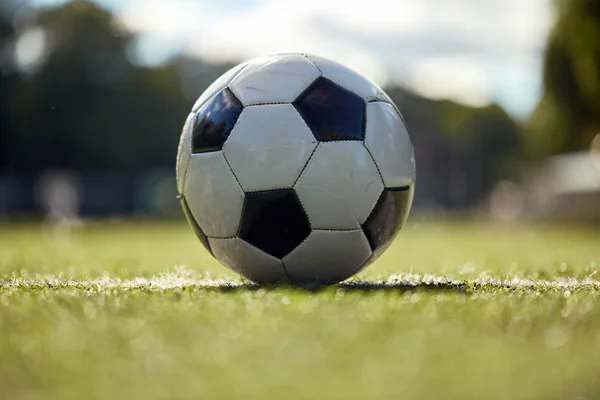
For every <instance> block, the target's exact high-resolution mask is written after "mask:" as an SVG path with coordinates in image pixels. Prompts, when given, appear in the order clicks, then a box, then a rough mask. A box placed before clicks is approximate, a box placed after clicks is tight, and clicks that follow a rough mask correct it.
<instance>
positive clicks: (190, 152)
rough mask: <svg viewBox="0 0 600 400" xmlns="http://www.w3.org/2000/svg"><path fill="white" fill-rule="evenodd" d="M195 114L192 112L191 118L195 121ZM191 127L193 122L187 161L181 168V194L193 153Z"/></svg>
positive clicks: (183, 190)
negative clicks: (182, 168) (192, 116)
mask: <svg viewBox="0 0 600 400" xmlns="http://www.w3.org/2000/svg"><path fill="white" fill-rule="evenodd" d="M197 116H198V114H197V113H194V118H193V119H194V122H195V120H196V117H197ZM193 127H194V124H193V123H191V124H190V128H189V129H191V130H192V132H190V136H189V138H188V139H189V141H190V148H189V152H188V159H187V162H186V163H185V168H184V170H183V178H182V179H183V182H181V193H179V194H180V195H182V196H183V192H185V183H186V182H187V175H188V169H189V167H190V161H191V160H192V156H193V155H194V153H192V143H191V141H192V134H193V133H194V132H193ZM177 191H179V190H177Z"/></svg>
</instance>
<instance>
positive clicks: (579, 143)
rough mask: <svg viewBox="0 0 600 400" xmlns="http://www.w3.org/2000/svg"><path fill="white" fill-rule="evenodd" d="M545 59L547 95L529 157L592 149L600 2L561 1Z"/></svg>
mask: <svg viewBox="0 0 600 400" xmlns="http://www.w3.org/2000/svg"><path fill="white" fill-rule="evenodd" d="M556 7H557V11H558V18H557V21H556V24H555V26H554V28H553V30H552V32H551V34H550V38H549V40H548V43H547V46H546V52H545V56H544V94H543V97H542V100H541V101H540V103H539V105H538V107H537V109H536V110H535V111H534V113H533V115H532V117H531V120H530V121H529V126H528V128H529V129H528V136H527V137H528V148H529V151H530V153H531V155H534V156H544V155H547V154H555V153H562V152H568V151H577V150H583V149H589V147H590V144H591V142H592V140H593V138H594V136H595V135H596V134H597V133H598V132H600V0H559V1H557V2H556Z"/></svg>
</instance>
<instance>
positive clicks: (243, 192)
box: [221, 118, 246, 236]
mask: <svg viewBox="0 0 600 400" xmlns="http://www.w3.org/2000/svg"><path fill="white" fill-rule="evenodd" d="M238 121H239V118H238ZM236 125H237V121H236ZM234 128H235V126H234ZM231 131H233V129H232V130H231ZM221 155H222V156H223V159H224V160H225V163H226V164H227V167H228V168H229V171H231V174H232V175H233V177H234V178H235V181H236V182H237V184H238V186H239V187H240V190H241V191H242V194H243V198H242V209H241V211H240V216H239V218H238V225H237V229H236V236H237V235H239V233H240V229H241V226H242V218H244V207H245V206H246V192H245V191H244V188H243V187H242V184H241V183H240V180H239V179H238V177H237V175H236V174H235V172H233V168H231V164H229V160H227V157H225V153H224V152H223V151H222V150H221Z"/></svg>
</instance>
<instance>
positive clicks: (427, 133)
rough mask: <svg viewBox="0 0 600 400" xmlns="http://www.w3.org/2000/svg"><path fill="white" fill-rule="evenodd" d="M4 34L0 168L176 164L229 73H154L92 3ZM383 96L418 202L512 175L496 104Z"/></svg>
mask: <svg viewBox="0 0 600 400" xmlns="http://www.w3.org/2000/svg"><path fill="white" fill-rule="evenodd" d="M0 8H2V7H0ZM5 11H6V9H5ZM2 15H3V16H2ZM0 27H1V29H0V32H1V34H2V42H1V43H2V50H1V53H2V54H4V55H5V57H4V62H3V63H2V65H3V67H2V84H1V89H0V90H1V99H0V101H1V102H0V113H1V114H0V115H1V117H2V141H3V143H2V146H1V149H0V172H2V171H8V172H12V173H17V174H22V173H27V172H30V173H37V172H39V171H42V170H44V169H47V168H57V167H58V168H69V169H75V170H78V171H80V172H85V171H108V170H110V171H118V173H119V174H126V173H132V174H136V173H138V172H143V171H145V170H148V169H150V168H173V166H174V161H175V160H174V158H175V154H176V147H177V142H178V139H179V133H180V130H181V126H182V124H183V122H184V119H185V117H186V114H187V112H188V111H189V110H190V108H191V105H192V104H193V102H194V100H195V98H196V97H197V96H199V95H200V93H201V92H202V91H203V90H204V89H205V88H206V87H208V86H209V84H210V83H211V82H212V81H213V80H214V79H216V78H217V77H218V76H219V75H220V74H221V73H223V72H224V71H225V70H227V69H229V68H230V67H231V65H212V64H209V63H206V62H204V61H202V60H199V59H191V58H187V57H185V56H179V57H178V58H175V59H173V60H172V61H170V62H169V63H168V64H166V65H163V66H160V67H153V68H149V67H141V66H138V65H136V62H135V61H136V60H135V58H134V57H132V51H131V49H132V46H133V45H134V44H135V40H136V37H135V35H132V34H131V33H129V32H128V31H127V30H126V29H125V28H124V27H123V26H121V25H120V24H119V23H118V22H117V19H116V18H114V17H113V16H112V15H111V14H110V13H109V12H107V11H106V10H104V9H102V8H100V7H99V6H97V5H95V4H94V3H92V2H89V1H83V0H77V1H74V2H71V3H67V4H65V5H62V6H60V7H57V8H52V9H47V10H43V11H42V12H41V13H39V14H37V13H36V12H34V11H31V10H30V11H29V12H27V10H26V11H25V12H24V11H23V9H16V12H15V10H13V12H5V13H4V14H0ZM32 31H37V32H38V33H39V32H43V38H44V40H45V42H46V43H45V49H44V54H43V57H41V60H42V61H40V62H39V65H37V64H35V63H34V65H29V66H27V65H26V66H25V67H24V66H22V65H21V66H19V64H18V62H17V61H18V60H16V58H15V57H13V55H14V54H16V51H15V50H16V49H17V47H18V46H19V41H22V40H24V37H26V35H27V34H28V33H31V32H32ZM387 91H388V93H389V94H390V96H391V97H392V99H393V100H394V101H395V102H396V103H397V105H398V106H399V108H400V110H402V113H403V114H404V117H405V119H406V121H407V124H408V125H409V132H410V134H411V137H412V140H413V144H414V146H415V150H416V158H417V163H418V174H419V182H420V183H419V190H418V191H417V194H416V196H417V197H416V200H417V201H419V199H420V198H423V197H427V199H428V200H431V201H433V202H434V203H436V204H440V205H444V206H470V205H473V204H476V203H477V202H478V201H479V200H481V198H482V196H484V195H485V194H486V193H487V191H488V190H489V189H490V188H491V186H492V185H493V184H494V182H496V181H497V180H499V179H502V178H506V177H510V176H514V175H515V170H516V165H517V162H518V160H519V158H520V154H521V142H520V141H521V135H520V131H519V126H518V125H517V124H516V123H515V122H514V121H513V120H512V119H511V118H510V117H509V116H508V115H507V114H506V112H505V111H504V110H502V109H501V108H500V107H499V106H497V105H490V106H487V107H482V108H474V107H468V106H464V105H460V104H456V103H454V102H451V101H432V100H430V99H426V98H423V97H420V96H418V95H415V94H414V93H410V92H408V91H406V90H404V89H403V88H400V87H394V88H387Z"/></svg>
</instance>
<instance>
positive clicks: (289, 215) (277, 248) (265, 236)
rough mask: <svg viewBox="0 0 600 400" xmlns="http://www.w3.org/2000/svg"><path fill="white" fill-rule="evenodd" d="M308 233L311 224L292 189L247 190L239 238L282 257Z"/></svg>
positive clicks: (274, 255)
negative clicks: (248, 191)
mask: <svg viewBox="0 0 600 400" xmlns="http://www.w3.org/2000/svg"><path fill="white" fill-rule="evenodd" d="M309 234H310V223H309V222H308V218H307V216H306V213H305V212H304V209H303V208H302V205H301V204H300V200H298V196H297V195H296V192H295V191H294V190H293V189H285V190H267V191H260V192H250V193H246V196H245V198H244V208H243V211H242V221H241V224H240V229H239V232H238V237H240V238H241V239H243V240H245V241H246V242H248V243H250V244H251V245H253V246H255V247H257V248H259V249H260V250H262V251H264V252H265V253H267V254H270V255H272V256H273V257H277V258H282V257H284V256H286V255H287V254H288V253H289V252H291V251H292V250H294V249H295V248H296V246H298V245H299V244H300V243H302V242H303V241H304V239H306V238H307V237H308V235H309Z"/></svg>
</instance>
